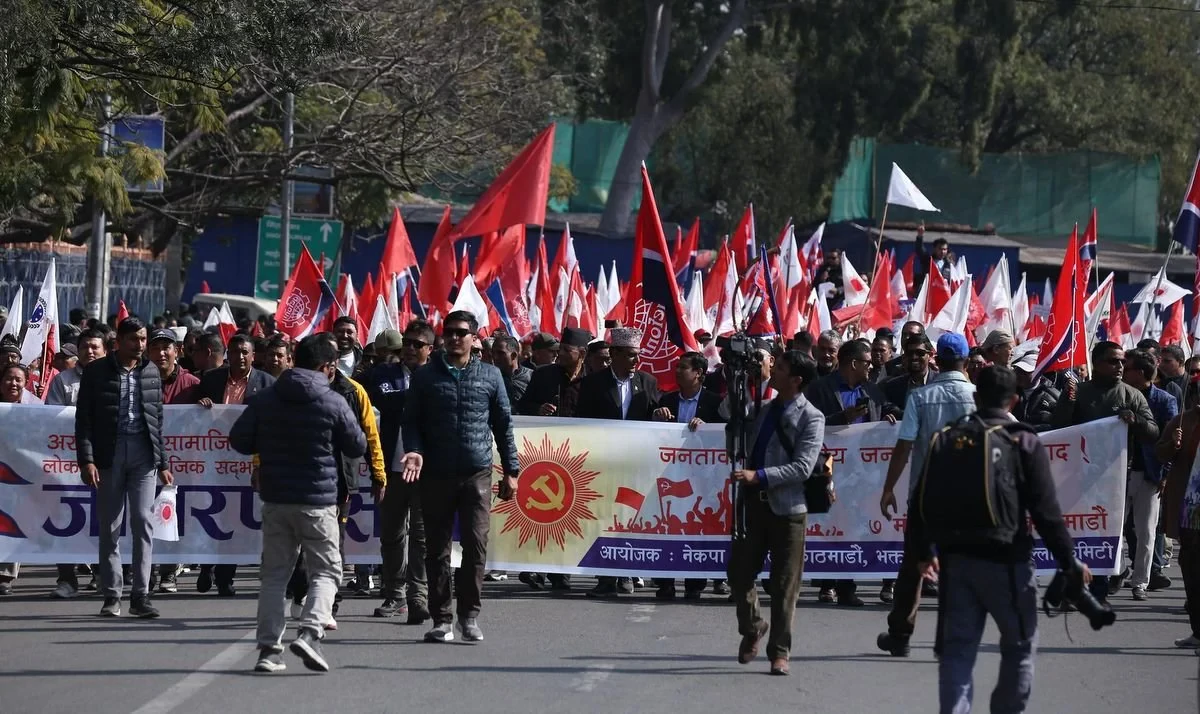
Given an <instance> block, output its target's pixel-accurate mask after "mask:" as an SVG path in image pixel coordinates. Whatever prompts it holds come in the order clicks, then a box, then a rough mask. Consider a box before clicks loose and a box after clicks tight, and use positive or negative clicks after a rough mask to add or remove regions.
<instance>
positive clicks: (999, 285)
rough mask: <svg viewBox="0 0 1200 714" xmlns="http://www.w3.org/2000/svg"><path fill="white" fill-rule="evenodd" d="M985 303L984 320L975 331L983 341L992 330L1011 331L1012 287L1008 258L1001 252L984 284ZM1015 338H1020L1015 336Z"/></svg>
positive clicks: (983, 297)
mask: <svg viewBox="0 0 1200 714" xmlns="http://www.w3.org/2000/svg"><path fill="white" fill-rule="evenodd" d="M979 301H980V302H981V303H983V312H984V315H985V317H984V321H983V324H982V325H980V326H979V329H978V330H976V331H975V336H976V337H978V338H979V339H980V340H981V341H982V340H984V339H986V338H987V335H988V333H989V332H991V331H992V330H1004V331H1005V332H1010V331H1011V330H1012V329H1013V319H1012V289H1011V288H1010V287H1009V285H1008V258H1007V256H1005V255H1004V254H1003V253H1001V254H1000V262H998V263H996V267H995V269H994V270H992V274H991V275H990V276H988V279H987V282H986V283H984V284H983V292H982V293H980V295H979ZM1013 339H1014V340H1017V339H1020V338H1019V337H1016V336H1014V337H1013Z"/></svg>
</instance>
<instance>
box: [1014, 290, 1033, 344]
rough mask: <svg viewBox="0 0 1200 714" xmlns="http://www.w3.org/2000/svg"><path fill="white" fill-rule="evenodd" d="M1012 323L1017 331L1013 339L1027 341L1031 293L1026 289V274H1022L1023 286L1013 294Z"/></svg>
mask: <svg viewBox="0 0 1200 714" xmlns="http://www.w3.org/2000/svg"><path fill="white" fill-rule="evenodd" d="M1012 321H1013V327H1014V329H1016V332H1014V333H1013V339H1014V340H1016V341H1017V342H1021V341H1023V340H1024V339H1025V332H1026V329H1025V328H1027V327H1028V326H1029V293H1028V292H1026V289H1025V273H1021V284H1020V285H1018V286H1017V290H1016V292H1014V293H1013V298H1012Z"/></svg>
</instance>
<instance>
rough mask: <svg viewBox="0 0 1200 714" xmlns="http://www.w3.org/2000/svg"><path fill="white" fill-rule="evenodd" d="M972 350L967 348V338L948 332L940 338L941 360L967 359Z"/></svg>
mask: <svg viewBox="0 0 1200 714" xmlns="http://www.w3.org/2000/svg"><path fill="white" fill-rule="evenodd" d="M970 352H971V348H970V347H968V346H967V338H965V337H963V336H962V335H956V334H954V333H953V332H947V333H946V334H944V335H942V336H941V337H939V338H938V342H937V356H938V357H939V358H940V359H966V358H967V355H968V354H970Z"/></svg>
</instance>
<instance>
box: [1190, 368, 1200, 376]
mask: <svg viewBox="0 0 1200 714" xmlns="http://www.w3.org/2000/svg"><path fill="white" fill-rule="evenodd" d="M1188 374H1190V375H1191V376H1193V377H1195V376H1196V375H1197V374H1200V369H1189V370H1188Z"/></svg>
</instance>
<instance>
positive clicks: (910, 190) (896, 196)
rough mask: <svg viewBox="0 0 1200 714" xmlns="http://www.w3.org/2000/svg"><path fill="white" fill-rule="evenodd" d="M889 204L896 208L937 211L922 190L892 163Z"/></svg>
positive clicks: (888, 194)
mask: <svg viewBox="0 0 1200 714" xmlns="http://www.w3.org/2000/svg"><path fill="white" fill-rule="evenodd" d="M887 202H888V203H890V204H892V205H895V206H908V207H909V208H915V209H917V210H918V211H937V210H938V207H937V206H935V205H933V204H932V203H930V201H929V199H928V198H925V194H923V193H921V189H919V188H917V185H916V184H914V183H913V182H912V180H911V179H909V178H908V176H906V175H905V174H904V172H903V171H901V170H900V167H899V166H897V165H896V163H895V162H892V178H891V180H889V181H888V192H887Z"/></svg>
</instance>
